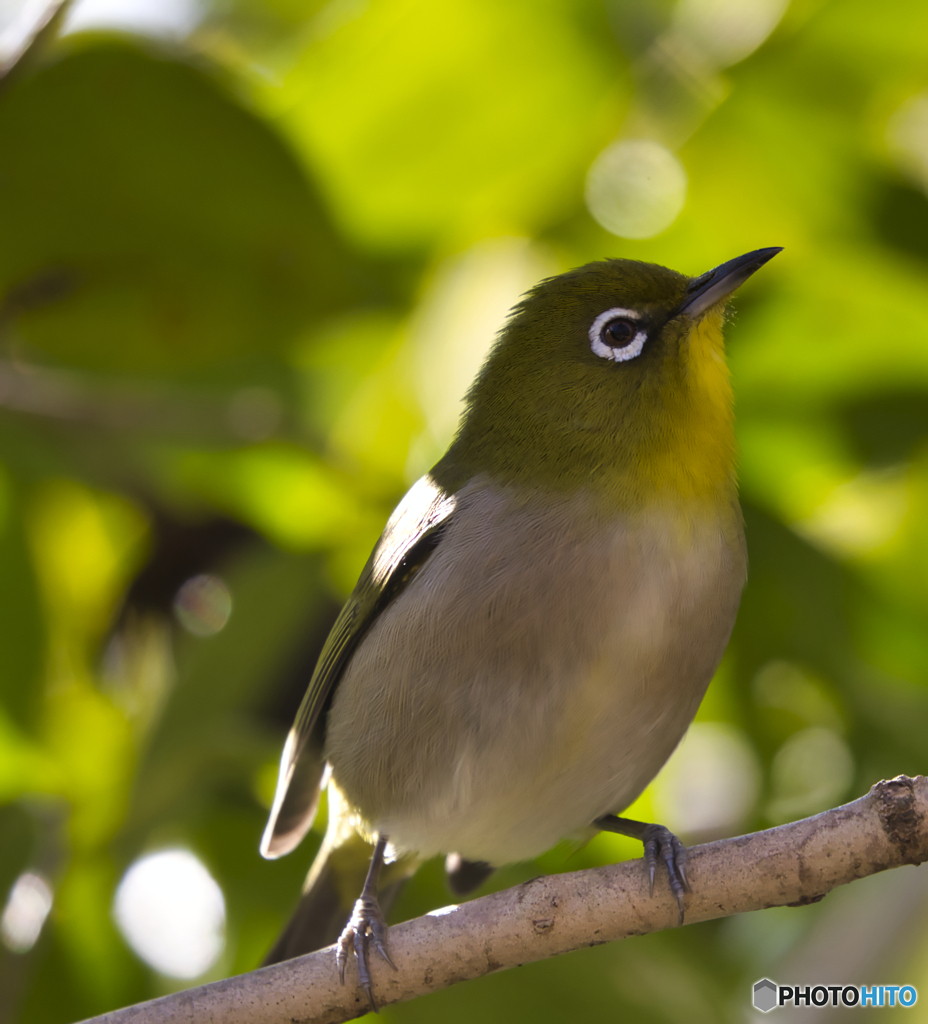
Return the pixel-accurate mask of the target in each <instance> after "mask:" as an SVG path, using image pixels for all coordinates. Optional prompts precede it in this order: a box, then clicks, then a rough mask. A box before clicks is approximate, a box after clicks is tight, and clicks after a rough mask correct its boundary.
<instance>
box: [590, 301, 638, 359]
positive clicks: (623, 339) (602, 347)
mask: <svg viewBox="0 0 928 1024" xmlns="http://www.w3.org/2000/svg"><path fill="white" fill-rule="evenodd" d="M647 340H648V335H647V332H646V331H645V330H644V328H643V327H642V325H641V323H640V316H639V314H638V313H636V312H635V311H634V310H633V309H618V308H616V309H607V310H606V312H605V313H600V314H599V316H598V317H597V318H596V319H595V320H594V321H593V323H592V324H591V325H590V347H591V348H592V350H593V352H595V353H596V355H598V356H600V358H602V359H610V360H612V362H615V363H624V362H627V361H628V360H629V359H634V358H635V356H637V355H640V354H641V350H642V349H643V348H644V343H645V342H646V341H647Z"/></svg>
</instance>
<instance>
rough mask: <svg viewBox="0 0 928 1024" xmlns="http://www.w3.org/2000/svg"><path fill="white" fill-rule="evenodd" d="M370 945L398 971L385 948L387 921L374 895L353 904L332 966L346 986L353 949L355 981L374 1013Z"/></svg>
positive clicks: (375, 1009) (336, 948)
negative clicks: (365, 995) (347, 966)
mask: <svg viewBox="0 0 928 1024" xmlns="http://www.w3.org/2000/svg"><path fill="white" fill-rule="evenodd" d="M372 942H373V944H374V949H376V950H377V952H378V953H379V954H380V955H381V956H382V957H383V958H384V960H386V961H387V963H388V964H389V965H390V966H391V967H392V968H393V970H394V971H395V970H397V966H396V964H395V963H394V962H393V957H391V956H390V951H389V949H388V948H387V922H386V921H385V920H384V917H383V911H381V909H380V904H379V903H378V902H377V899H376V897H374V896H362V897H361V898H360V899H359V900H358V901H357V902H356V903H355V905H354V910H353V911H352V912H351V918H350V919H349V921H348V924H346V925H345V929H344V931H343V932H342V933H341V935H340V936H339V937H338V942H337V944H336V947H335V964H336V966H337V967H338V977H339V979H340V981H341V983H342V984H343V985H344V984H345V967H346V965H347V963H348V957H349V956H350V954H351V952H352V950H353V951H354V955H355V959H356V960H357V961H358V981H359V982H360V984H361V987H362V988H363V989H364V991H365V992H366V993H367V998H368V1001H369V1002H370V1004H371V1009H372V1010H373V1011H374V1012H375V1013H376V1012H377V1004H376V1002H375V1001H374V986H373V982H372V981H371V969H370V958H369V956H368V950H369V948H370V944H371V943H372Z"/></svg>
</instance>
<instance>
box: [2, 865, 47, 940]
mask: <svg viewBox="0 0 928 1024" xmlns="http://www.w3.org/2000/svg"><path fill="white" fill-rule="evenodd" d="M51 909H52V889H51V886H50V885H49V884H48V882H47V881H46V880H45V879H44V878H43V877H42V876H41V875H38V874H36V873H35V872H33V871H26V872H24V873H23V874H21V875H20V876H19V878H17V879H16V881H15V882H14V883H13V887H12V888H11V889H10V895H9V897H8V898H7V901H6V906H5V907H4V908H3V916H2V917H0V939H2V941H3V945H4V946H6V948H7V949H8V950H10V952H11V953H28V952H29V950H30V949H32V947H33V946H34V945H35V944H36V942H37V941H38V938H39V934H40V933H41V931H42V925H43V924H45V918H46V917H48V914H49V911H50V910H51Z"/></svg>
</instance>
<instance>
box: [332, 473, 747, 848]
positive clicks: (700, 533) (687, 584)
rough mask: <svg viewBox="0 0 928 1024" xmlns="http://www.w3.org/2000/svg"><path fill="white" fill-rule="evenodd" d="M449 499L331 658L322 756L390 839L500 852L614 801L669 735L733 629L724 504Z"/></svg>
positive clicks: (626, 794) (496, 493)
mask: <svg viewBox="0 0 928 1024" xmlns="http://www.w3.org/2000/svg"><path fill="white" fill-rule="evenodd" d="M457 499H458V503H457V507H456V509H455V512H454V515H453V517H452V519H451V521H450V522H449V524H448V526H447V528H446V532H445V534H444V536H443V537H442V540H441V542H440V544H439V545H438V546H437V548H436V550H435V551H434V553H433V554H432V555H431V557H430V558H429V561H428V562H427V563H426V564H425V566H424V567H423V568H422V570H421V571H420V572H419V573H418V575H417V576H416V577H415V578H414V580H413V581H412V582H411V583H410V585H409V586H408V587H407V588H406V589H405V590H403V591H402V592H401V593H400V594H399V595H398V597H397V598H396V599H395V600H394V601H393V602H392V603H391V604H390V605H389V606H388V608H386V609H385V610H384V612H383V613H382V614H381V615H380V617H379V618H378V619H377V620H376V622H375V623H374V624H373V625H372V627H371V629H370V631H369V632H368V634H367V635H366V637H365V638H364V640H363V641H362V642H361V644H360V645H359V647H358V649H357V651H356V652H355V654H354V656H353V657H352V659H351V661H350V663H349V665H348V666H347V668H346V670H345V674H344V676H343V678H342V680H341V682H340V684H339V687H338V691H337V693H336V696H335V699H334V702H333V706H332V709H331V711H330V713H329V719H328V737H327V756H328V758H329V760H330V762H331V764H332V767H333V772H334V774H335V777H336V779H337V781H338V783H339V786H340V787H341V789H342V791H343V792H344V793H345V795H346V797H347V798H348V800H349V801H351V802H352V803H353V804H354V805H355V807H356V808H357V809H358V811H359V813H360V814H361V816H362V817H363V818H364V819H366V820H367V821H368V822H369V823H370V825H371V827H372V828H373V829H374V830H377V831H382V832H385V833H387V834H388V835H390V837H391V839H392V840H393V841H394V843H395V845H397V846H398V847H399V848H401V849H410V850H418V851H419V852H420V853H422V854H424V855H430V854H433V853H438V852H448V851H451V850H455V851H457V852H459V853H461V854H462V855H463V856H465V857H468V858H470V859H475V860H486V861H489V862H490V863H504V862H508V861H514V860H521V859H525V858H527V857H530V856H534V855H537V854H538V853H540V852H542V851H544V850H545V849H548V848H549V847H550V846H552V845H553V844H554V843H555V842H557V841H558V840H559V839H561V838H563V837H564V836H565V835H568V834H569V833H571V832H573V831H575V830H577V829H580V828H582V827H584V826H586V825H589V824H590V823H591V822H592V821H593V819H594V818H596V817H598V816H600V815H602V814H605V813H608V812H613V811H620V810H622V809H623V808H624V807H626V806H627V805H628V804H629V803H630V802H631V801H632V800H634V798H635V797H636V796H637V795H638V794H639V793H640V792H641V790H642V789H643V788H644V786H645V785H646V784H647V783H648V781H649V780H650V779H651V778H652V777H653V776H654V775H655V774H656V773H657V771H658V770H659V768H660V766H661V765H662V764H663V762H664V761H665V760H666V758H667V757H668V756H669V755H670V753H671V752H672V750H673V749H674V747H675V746H676V744H677V743H678V742H679V740H680V738H681V737H682V735H683V733H684V731H685V730H686V728H687V726H688V725H689V723H690V721H691V720H692V718H693V715H694V714H695V712H696V709H697V707H698V705H699V702H700V700H701V699H702V696H703V693H704V692H705V688H706V686H707V685H708V682H709V680H710V678H711V676H712V673H713V672H714V670H715V667H716V665H717V664H718V661H719V659H720V658H721V655H722V652H723V650H724V647H725V644H726V643H727V640H728V636H729V634H730V632H731V628H732V625H733V622H734V617H735V613H736V610H737V606H738V601H739V599H740V593H741V588H742V585H743V582H744V577H745V555H744V546H743V539H742V533H741V520H740V511H739V510H738V507H737V504H736V502H735V501H734V498H733V497H732V498H730V499H729V500H726V501H721V502H717V503H715V504H712V505H710V504H707V503H699V504H695V503H690V504H682V505H676V506H666V505H665V506H655V507H652V508H648V509H645V510H641V511H638V512H636V513H635V514H633V515H603V513H602V511H601V509H598V508H596V507H594V504H593V500H592V499H591V498H587V497H586V496H584V495H582V494H579V495H571V496H559V497H555V498H552V497H550V496H545V497H544V498H543V499H542V498H541V497H540V496H538V495H533V494H531V493H526V492H524V491H522V492H519V491H515V490H509V489H504V488H498V487H495V486H493V485H492V484H491V483H489V482H488V481H480V480H477V481H474V482H473V483H472V484H471V485H469V486H468V487H467V488H465V489H464V490H462V491H461V492H460V493H459V494H458V496H457Z"/></svg>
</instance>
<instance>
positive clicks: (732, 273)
mask: <svg viewBox="0 0 928 1024" xmlns="http://www.w3.org/2000/svg"><path fill="white" fill-rule="evenodd" d="M782 251H783V248H782V246H773V247H772V248H770V249H755V250H754V251H753V252H748V253H745V254H744V255H743V256H736V257H735V259H733V260H729V261H728V262H727V263H722V264H721V265H720V266H718V267H716V268H715V269H714V270H710V271H709V272H708V273H706V274H703V275H702V276H701V277H697V278H694V279H693V280H692V281H691V282H690V286H689V288H687V289H686V297H685V298H684V300H683V304H682V305H681V306H680V308H679V309H678V310H677V313H678V314H680V313H685V314H686V315H687V316H689V317H693V318H694V319H695V318H697V317H700V316H702V315H703V313H705V311H706V310H707V309H708V308H709V307H710V306H714V305H715V303H716V302H718V301H719V300H720V299H725V298H727V297H728V296H729V295H731V293H732V292H733V291H735V289H737V288H740V287H741V285H743V284H744V282H745V281H747V279H748V278H749V277H750V276H751V274H753V273H754V271H755V270H760V268H761V267H762V266H763V265H764V264H765V263H766V262H767V261H768V260H772V259H773V257H774V256H776V254H777V253H778V252H782Z"/></svg>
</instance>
